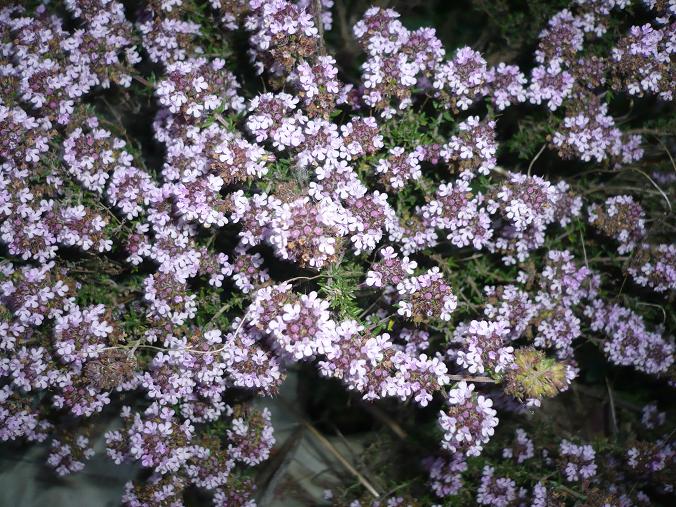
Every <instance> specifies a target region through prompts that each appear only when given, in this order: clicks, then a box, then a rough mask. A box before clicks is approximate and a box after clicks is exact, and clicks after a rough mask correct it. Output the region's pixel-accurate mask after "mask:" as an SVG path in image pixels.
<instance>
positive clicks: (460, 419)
mask: <svg viewBox="0 0 676 507" xmlns="http://www.w3.org/2000/svg"><path fill="white" fill-rule="evenodd" d="M474 389H475V386H474V384H467V382H465V381H461V382H459V383H458V385H457V386H456V387H455V388H453V389H451V390H450V391H449V393H448V404H449V408H448V409H447V410H446V411H441V412H440V413H439V425H440V426H441V428H442V429H443V430H444V437H443V439H442V441H441V446H442V448H444V449H446V450H448V451H450V452H452V453H454V452H464V453H465V454H466V455H467V456H478V455H479V454H481V451H482V450H483V447H484V445H485V444H487V443H488V441H489V440H490V438H491V437H492V436H493V434H494V433H495V427H496V426H497V425H498V418H497V417H495V416H496V414H497V412H496V411H495V409H493V408H492V407H493V400H491V399H490V398H486V397H485V396H483V395H481V394H479V395H477V394H475V393H474Z"/></svg>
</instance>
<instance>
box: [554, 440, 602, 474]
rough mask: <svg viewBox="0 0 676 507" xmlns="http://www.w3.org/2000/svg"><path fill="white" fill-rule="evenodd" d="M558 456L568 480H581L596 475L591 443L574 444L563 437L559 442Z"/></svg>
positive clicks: (594, 455) (594, 454)
mask: <svg viewBox="0 0 676 507" xmlns="http://www.w3.org/2000/svg"><path fill="white" fill-rule="evenodd" d="M559 456H560V459H561V462H562V463H561V466H562V467H563V473H564V475H565V476H566V480H567V481H568V482H575V481H583V480H587V479H591V478H592V477H594V476H595V475H596V462H595V457H596V453H595V452H594V448H593V447H592V446H591V445H575V444H574V443H572V442H569V441H568V440H565V439H564V440H562V441H561V443H560V444H559Z"/></svg>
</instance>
